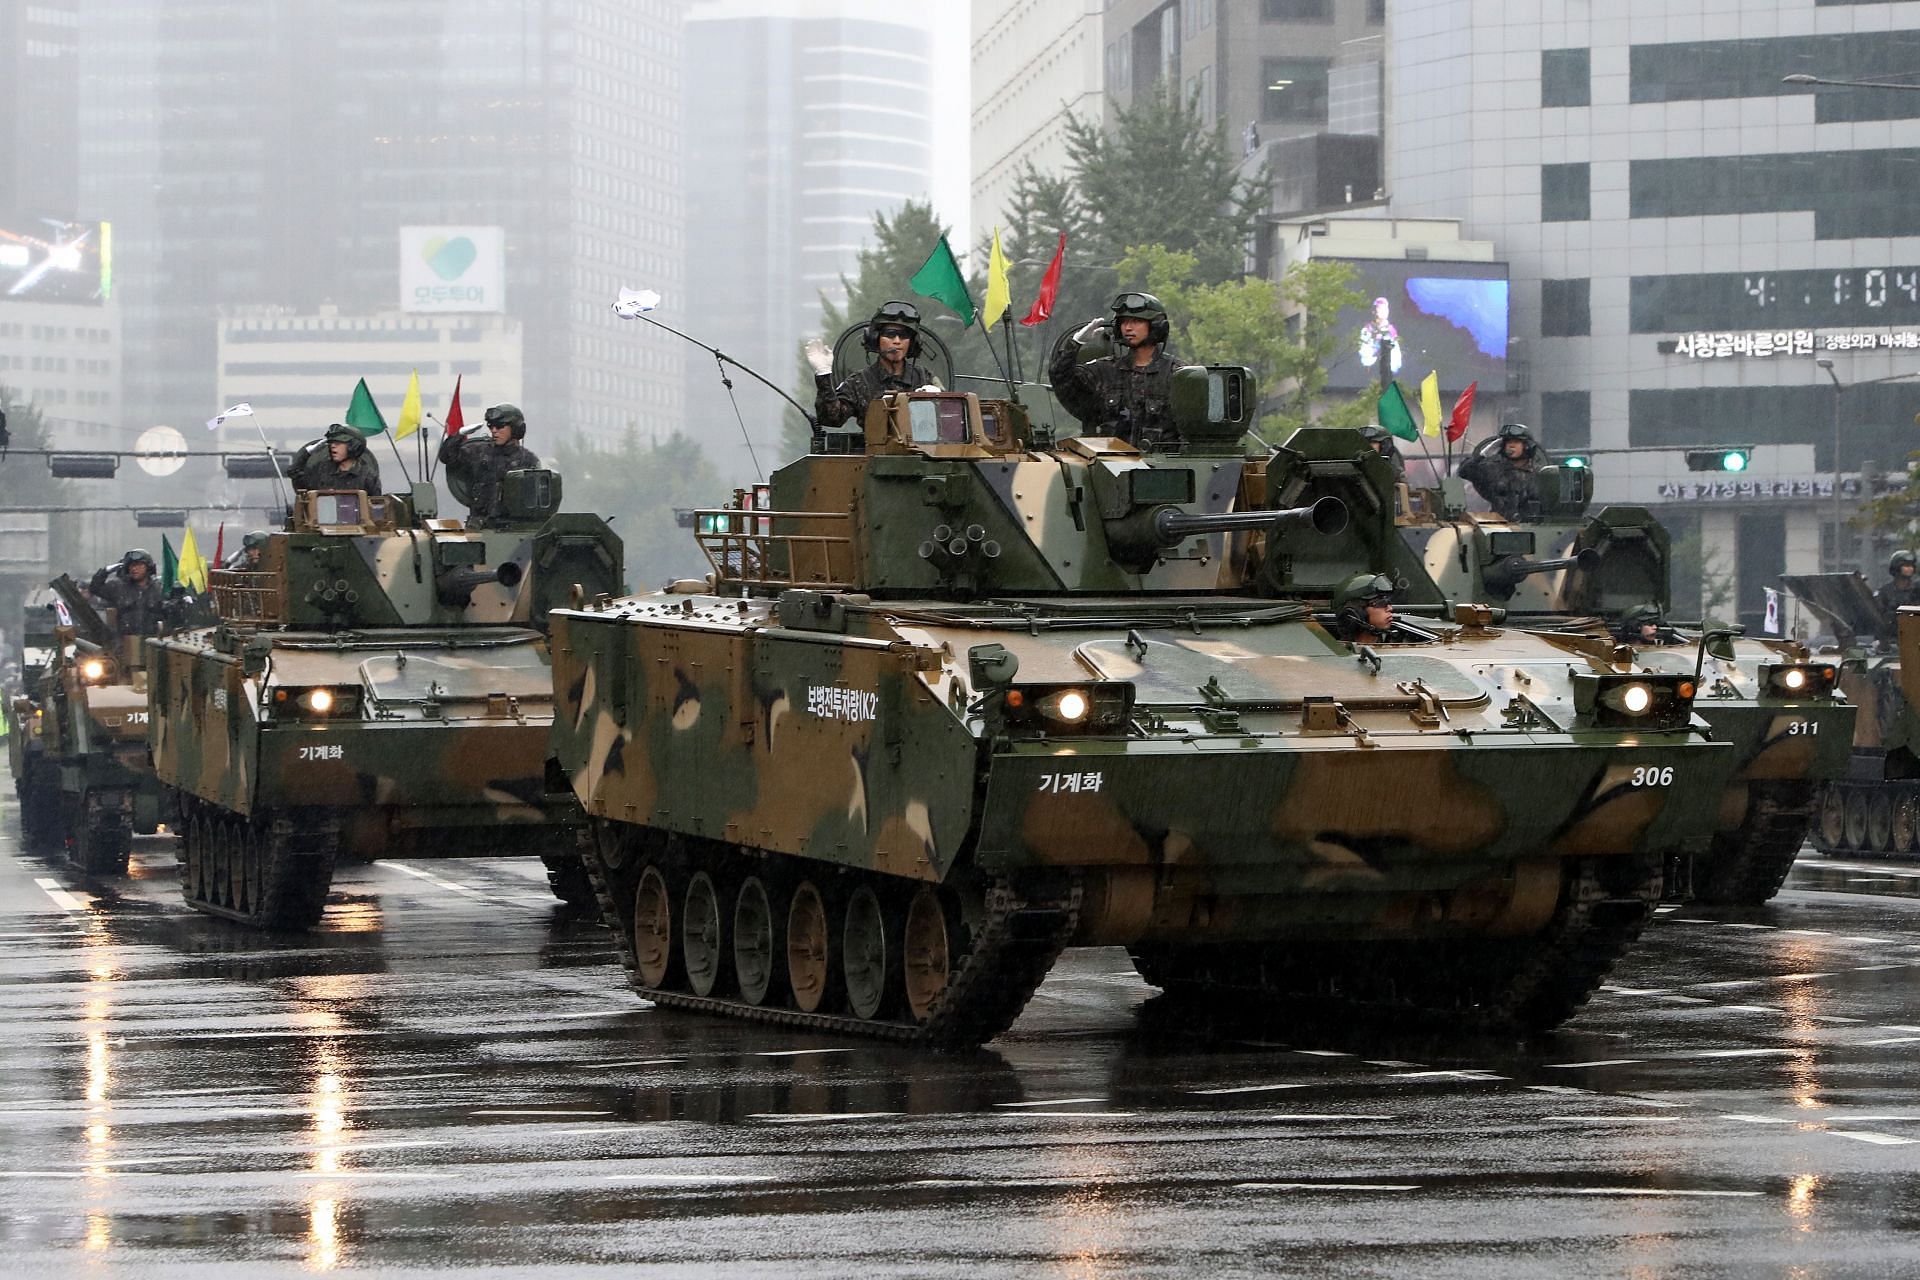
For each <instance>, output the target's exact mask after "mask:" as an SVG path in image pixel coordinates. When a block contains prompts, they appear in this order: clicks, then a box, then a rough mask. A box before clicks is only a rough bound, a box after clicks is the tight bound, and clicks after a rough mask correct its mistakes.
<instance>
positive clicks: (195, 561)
mask: <svg viewBox="0 0 1920 1280" xmlns="http://www.w3.org/2000/svg"><path fill="white" fill-rule="evenodd" d="M175 574H176V580H177V581H179V582H181V583H184V584H185V585H186V586H187V587H188V588H190V589H191V590H192V591H193V592H194V594H196V595H204V594H205V593H206V590H207V559H206V557H205V556H203V555H201V554H200V544H198V543H197V542H195V541H194V540H193V530H192V529H188V530H187V536H186V537H185V538H183V539H181V541H180V567H179V568H178V569H177V570H175Z"/></svg>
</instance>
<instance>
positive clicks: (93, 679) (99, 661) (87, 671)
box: [80, 658, 113, 684]
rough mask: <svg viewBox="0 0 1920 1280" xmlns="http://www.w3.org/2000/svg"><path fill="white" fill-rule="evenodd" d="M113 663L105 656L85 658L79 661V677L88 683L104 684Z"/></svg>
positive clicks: (110, 672) (111, 670)
mask: <svg viewBox="0 0 1920 1280" xmlns="http://www.w3.org/2000/svg"><path fill="white" fill-rule="evenodd" d="M112 672H113V664H112V663H111V662H108V661H107V660H106V659H105V658H85V659H82V660H81V663H80V678H81V679H82V680H85V681H86V682H87V683H88V684H105V683H106V679H107V677H108V676H109V675H110V674H112Z"/></svg>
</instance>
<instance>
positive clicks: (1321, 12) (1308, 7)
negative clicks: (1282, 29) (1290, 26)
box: [1260, 0, 1333, 22]
mask: <svg viewBox="0 0 1920 1280" xmlns="http://www.w3.org/2000/svg"><path fill="white" fill-rule="evenodd" d="M1260 20H1261V21H1262V22H1332V21H1333V0H1260Z"/></svg>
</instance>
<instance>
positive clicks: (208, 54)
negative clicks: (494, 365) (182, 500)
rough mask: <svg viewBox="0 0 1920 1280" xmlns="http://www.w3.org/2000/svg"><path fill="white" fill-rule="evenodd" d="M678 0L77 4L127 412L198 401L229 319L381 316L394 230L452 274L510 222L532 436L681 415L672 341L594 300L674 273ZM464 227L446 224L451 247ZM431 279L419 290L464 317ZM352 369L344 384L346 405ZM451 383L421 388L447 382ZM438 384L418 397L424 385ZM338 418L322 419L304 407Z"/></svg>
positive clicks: (208, 405)
mask: <svg viewBox="0 0 1920 1280" xmlns="http://www.w3.org/2000/svg"><path fill="white" fill-rule="evenodd" d="M681 11H682V2H681V0H487V2H486V3H480V4H474V3H455V2H454V0H330V2H329V3H326V4H317V3H298V4H295V3H287V4H258V3H252V2H250V0H203V2H201V3H194V4H171V3H170V4H155V3H151V0H92V2H91V3H89V4H87V5H85V6H84V7H83V12H82V14H81V26H80V41H79V47H80V76H81V98H80V104H81V108H80V142H79V156H80V165H81V174H80V193H81V212H82V213H84V214H86V215H87V216H90V217H98V218H105V219H109V220H111V221H112V222H113V224H114V228H115V233H116V241H115V244H116V281H117V285H118V288H119V291H120V297H121V300H122V306H123V314H124V324H125V339H126V396H127V402H128V405H129V412H128V415H127V417H128V421H127V422H126V424H125V425H126V427H127V428H128V429H130V430H131V429H135V428H138V427H140V426H144V425H147V424H149V423H154V422H170V423H176V424H177V423H182V422H186V423H193V422H199V421H201V420H203V419H205V418H206V417H207V416H208V415H209V414H211V413H213V412H214V411H216V410H217V409H218V408H219V407H221V406H219V405H218V404H216V403H215V402H216V400H217V398H218V397H217V394H216V389H217V387H216V378H217V369H216V342H217V332H218V320H219V317H220V315H221V314H222V313H223V311H227V310H236V309H244V308H254V307H260V306H276V307H285V308H291V309H293V310H295V311H300V312H309V313H310V312H314V311H316V310H317V309H318V308H319V307H320V306H322V305H323V304H331V305H333V306H334V307H336V308H337V309H338V310H339V312H341V313H342V314H348V315H360V316H374V315H377V314H379V313H381V312H386V311H390V310H392V309H394V308H395V307H396V305H398V306H401V307H402V308H403V309H415V304H416V302H417V301H418V300H417V299H415V298H413V297H411V296H410V297H409V298H406V299H403V298H402V297H401V277H402V261H401V259H402V246H401V228H402V227H405V226H417V227H425V228H439V227H444V228H448V231H447V233H446V234H444V235H440V236H432V235H429V236H427V237H425V238H423V239H416V240H415V241H413V242H410V248H411V249H412V251H414V252H415V253H416V256H418V255H419V254H424V255H426V257H427V258H429V259H431V261H430V262H429V263H428V264H427V265H428V266H429V267H430V268H431V269H432V270H433V271H434V272H437V273H438V274H439V276H440V277H441V278H442V279H443V280H445V279H455V278H457V277H458V276H459V275H460V273H461V272H462V271H464V270H465V269H466V267H467V266H468V265H469V263H470V262H471V260H472V257H473V255H474V253H475V252H476V250H475V241H474V240H473V239H471V238H465V237H463V236H462V235H461V234H460V233H459V232H458V230H457V229H458V228H463V227H480V228H500V229H502V233H503V235H502V238H501V240H500V244H501V245H502V253H503V255H504V264H503V284H504V295H503V296H504V301H502V300H501V298H502V295H501V294H500V293H499V292H498V291H497V290H496V291H495V292H494V293H492V294H490V295H489V296H488V300H487V301H486V302H485V303H484V304H482V306H481V307H480V309H499V308H502V307H503V308H504V310H505V311H506V312H507V313H508V314H509V315H511V316H512V317H514V318H515V319H517V320H518V321H519V322H520V324H521V326H522V330H523V333H524V336H525V400H526V403H525V405H524V407H525V409H526V411H527V417H528V420H529V422H530V423H531V424H533V427H534V430H535V433H536V435H535V437H534V439H535V442H536V443H537V442H538V440H539V439H540V438H542V437H545V438H548V439H551V438H552V437H553V435H557V434H560V433H563V432H567V431H579V432H584V433H586V434H588V435H591V436H594V437H600V438H607V437H611V436H614V435H617V434H618V433H619V432H620V431H621V430H622V429H623V428H624V427H626V426H627V425H628V424H629V423H633V424H636V425H637V426H638V427H639V428H640V429H641V430H642V431H643V432H649V431H653V430H656V429H659V428H663V427H666V428H673V427H678V426H679V425H680V420H681V412H682V404H681V392H682V385H683V384H682V374H681V370H682V364H681V353H680V352H679V351H678V350H677V349H675V348H674V347H673V346H672V345H671V343H670V340H669V339H667V338H666V337H665V336H664V335H660V334H657V333H654V332H651V331H644V330H640V329H639V328H637V327H635V326H625V325H623V324H622V322H620V321H619V320H618V319H617V318H616V317H615V316H614V315H613V314H612V311H611V303H612V301H613V299H614V297H615V296H616V295H617V293H618V291H619V289H620V287H621V286H623V285H636V286H639V285H645V286H650V287H653V288H657V289H660V290H661V291H662V292H666V293H672V292H674V291H676V290H677V289H678V287H679V283H680V278H679V272H680V265H681V260H682V258H681V235H682V230H681V229H682V210H681V204H680V196H679V186H680V158H679V142H680V139H679V129H678V121H677V118H676V117H677V114H678V111H679V93H678V78H679V75H680V58H679V19H680V15H681ZM463 239H464V241H465V242H464V243H463ZM465 297H466V295H464V294H461V293H460V292H459V291H457V290H455V291H447V292H443V294H442V295H440V296H438V297H437V298H436V299H435V300H433V301H431V302H430V303H429V304H428V305H430V306H431V307H432V309H434V310H436V311H443V312H444V311H450V310H451V311H457V310H459V309H460V307H461V306H462V305H474V304H472V303H470V302H463V299H464V298H465ZM352 386H353V378H352V377H350V376H345V375H343V381H342V385H341V406H342V408H344V406H345V402H346V400H345V397H346V393H347V392H348V391H350V390H351V388H352ZM449 389H450V388H440V389H436V391H437V393H438V394H440V395H443V396H444V394H445V393H446V391H447V390H449ZM430 394H434V392H430ZM329 416H331V415H329V414H326V413H317V414H316V416H315V421H316V422H317V423H320V424H322V425H324V422H325V421H326V419H327V418H328V417H329Z"/></svg>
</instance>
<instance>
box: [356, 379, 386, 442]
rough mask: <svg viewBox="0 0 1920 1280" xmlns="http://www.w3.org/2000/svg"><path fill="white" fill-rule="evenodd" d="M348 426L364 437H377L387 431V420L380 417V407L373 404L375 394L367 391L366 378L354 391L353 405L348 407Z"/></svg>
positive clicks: (361, 380)
mask: <svg viewBox="0 0 1920 1280" xmlns="http://www.w3.org/2000/svg"><path fill="white" fill-rule="evenodd" d="M347 425H348V426H350V427H352V428H353V429H354V430H355V431H358V432H359V433H360V434H361V435H362V436H377V435H379V434H380V433H381V432H382V431H385V430H386V429H387V420H386V419H385V418H383V417H381V416H380V406H379V405H377V404H375V403H374V402H373V392H371V391H369V390H367V380H366V379H365V378H362V379H360V385H359V386H357V387H355V388H354V389H353V403H352V404H350V405H348V406H347Z"/></svg>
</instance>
